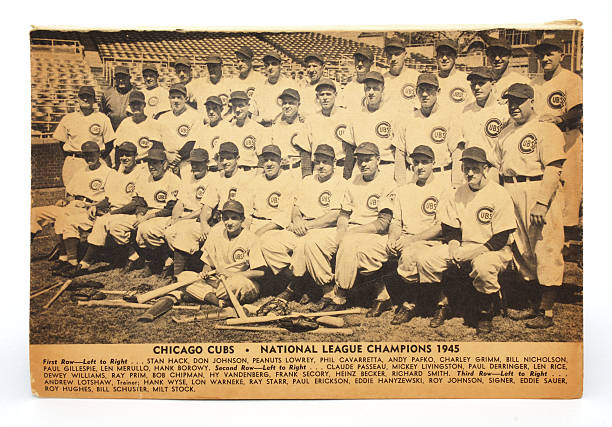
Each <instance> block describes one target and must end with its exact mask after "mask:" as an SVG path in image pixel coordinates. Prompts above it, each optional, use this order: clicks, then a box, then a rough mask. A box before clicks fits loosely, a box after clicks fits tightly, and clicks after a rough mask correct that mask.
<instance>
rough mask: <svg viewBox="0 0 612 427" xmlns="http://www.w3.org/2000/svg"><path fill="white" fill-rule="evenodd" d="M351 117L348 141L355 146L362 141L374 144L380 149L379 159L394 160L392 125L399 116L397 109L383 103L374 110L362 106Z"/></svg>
mask: <svg viewBox="0 0 612 427" xmlns="http://www.w3.org/2000/svg"><path fill="white" fill-rule="evenodd" d="M351 118H352V121H351V128H350V141H352V142H353V143H354V144H355V146H356V147H358V146H359V144H361V143H362V142H371V143H373V144H376V145H377V146H378V150H379V151H380V160H381V161H384V162H394V161H395V155H394V151H395V148H394V146H395V141H394V131H395V129H394V127H395V123H396V122H397V119H398V118H399V117H398V114H397V110H395V109H393V108H392V107H391V106H390V105H389V104H383V105H382V106H381V107H380V108H379V109H378V110H376V111H374V112H370V111H369V110H368V109H367V107H364V108H362V109H361V111H359V112H354V113H352V114H351ZM347 142H348V141H347Z"/></svg>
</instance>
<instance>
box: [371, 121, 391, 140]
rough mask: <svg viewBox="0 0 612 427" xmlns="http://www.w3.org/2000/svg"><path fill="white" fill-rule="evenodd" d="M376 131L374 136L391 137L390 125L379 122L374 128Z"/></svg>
mask: <svg viewBox="0 0 612 427" xmlns="http://www.w3.org/2000/svg"><path fill="white" fill-rule="evenodd" d="M374 130H375V131H376V135H378V136H379V137H381V138H389V136H391V123H389V122H380V123H378V124H377V125H376V128H374Z"/></svg>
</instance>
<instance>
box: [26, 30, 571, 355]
mask: <svg viewBox="0 0 612 427" xmlns="http://www.w3.org/2000/svg"><path fill="white" fill-rule="evenodd" d="M582 49H583V31H582V29H580V28H579V27H568V28H558V29H557V28H545V29H520V28H519V29H510V28H491V29H487V30H481V31H475V30H461V29H460V28H458V29H456V30H445V31H423V30H419V31H355V30H352V31H337V32H331V31H300V32H296V31H289V30H287V31H284V32H238V31H233V32H230V31H225V32H220V31H215V32H209V31H136V30H125V31H101V30H88V31H58V30H42V29H37V30H34V31H32V32H31V33H30V58H31V95H32V102H31V110H32V120H31V135H32V138H31V151H32V175H31V176H32V178H31V200H32V205H31V211H30V242H31V263H30V277H31V282H30V343H31V344H73V343H75V344H76V343H103V344H108V343H121V344H125V343H160V342H277V341H287V342H291V341H351V342H353V341H386V342H425V341H492V342H505V341H517V342H546V341H548V342H551V341H556V342H559V341H582V336H583V335H582V334H583V332H582V322H583V311H582V292H583V288H582V280H583V279H582V277H583V275H582V192H583V191H582V190H583V188H582V151H583V142H582V140H583V138H582V134H583V118H582V73H583V69H582Z"/></svg>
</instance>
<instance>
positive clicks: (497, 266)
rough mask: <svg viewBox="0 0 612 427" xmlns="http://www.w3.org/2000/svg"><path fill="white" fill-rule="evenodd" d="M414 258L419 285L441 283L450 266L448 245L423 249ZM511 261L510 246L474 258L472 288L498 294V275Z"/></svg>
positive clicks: (471, 275) (485, 292)
mask: <svg viewBox="0 0 612 427" xmlns="http://www.w3.org/2000/svg"><path fill="white" fill-rule="evenodd" d="M468 245H469V244H468ZM472 245H473V243H472ZM464 246H465V244H464ZM416 258H417V260H416V263H417V269H418V271H419V278H420V282H421V283H439V282H441V281H442V273H444V272H445V271H446V270H447V269H448V268H449V266H450V265H451V257H450V253H449V251H448V245H436V246H432V247H429V248H424V249H423V250H422V251H421V252H420V253H418V254H417V257H416ZM511 260H512V250H511V249H510V246H504V247H503V248H502V249H500V250H499V251H489V252H485V253H484V254H481V255H479V256H477V257H476V258H474V259H473V260H472V262H471V265H472V271H470V278H471V279H472V283H473V285H474V288H475V289H476V290H477V291H478V292H481V293H483V294H494V293H496V292H498V291H499V290H500V285H499V281H498V275H499V273H501V272H502V271H504V270H505V269H506V267H507V266H508V263H509V262H510V261H511Z"/></svg>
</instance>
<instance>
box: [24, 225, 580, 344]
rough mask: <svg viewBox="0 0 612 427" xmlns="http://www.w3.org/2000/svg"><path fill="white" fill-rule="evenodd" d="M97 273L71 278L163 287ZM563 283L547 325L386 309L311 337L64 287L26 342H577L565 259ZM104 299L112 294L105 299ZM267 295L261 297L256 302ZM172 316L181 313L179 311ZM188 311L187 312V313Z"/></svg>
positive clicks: (44, 265) (39, 255)
mask: <svg viewBox="0 0 612 427" xmlns="http://www.w3.org/2000/svg"><path fill="white" fill-rule="evenodd" d="M51 246H52V241H51V239H50V238H49V237H46V236H44V235H43V236H42V237H40V238H36V239H35V240H34V243H33V244H32V253H31V256H32V262H31V267H30V273H31V291H34V290H36V289H40V288H43V287H45V286H47V285H49V284H51V283H55V282H56V281H58V280H59V279H58V278H56V277H53V276H51V273H50V272H49V270H48V267H49V265H50V263H49V262H48V261H47V260H46V258H44V254H45V253H47V252H48V251H49V250H50V248H51ZM94 268H95V269H96V270H98V272H95V273H92V274H89V275H87V276H83V277H81V278H79V279H77V280H82V281H85V280H95V281H99V282H101V283H103V284H104V289H107V290H127V289H129V288H131V287H133V286H136V285H138V284H140V283H147V284H149V285H151V286H153V287H158V286H161V285H162V284H165V282H164V281H162V280H160V279H159V278H158V277H157V276H152V277H150V278H147V279H142V278H138V277H137V276H138V275H139V273H140V270H136V271H134V272H131V273H130V274H128V275H127V276H126V275H123V274H122V273H121V272H120V270H119V269H110V268H109V266H108V263H105V262H100V263H98V264H96V265H95V266H94ZM564 282H565V285H564V286H563V287H562V291H561V294H560V298H559V302H558V303H557V304H556V305H555V325H554V326H553V327H551V328H549V329H546V330H536V331H534V330H529V329H526V328H525V327H524V326H523V324H522V322H513V321H512V320H510V319H508V318H504V317H502V316H500V315H498V316H496V317H495V319H494V322H493V323H494V331H493V332H492V333H491V334H490V335H488V336H486V337H484V338H481V337H478V336H477V335H476V331H475V329H474V328H473V327H470V326H466V325H465V324H464V320H463V318H461V317H454V318H452V319H450V320H447V321H446V322H445V324H444V325H443V326H441V327H440V328H437V329H431V328H429V326H428V324H429V319H428V318H424V317H417V318H414V319H412V321H410V322H409V323H408V324H403V325H400V326H393V325H390V323H389V322H390V320H391V318H392V317H393V313H392V312H391V311H389V312H386V313H384V314H383V315H382V316H381V317H379V318H375V319H368V318H366V317H365V316H364V315H361V314H360V315H349V316H345V320H346V323H347V326H348V327H351V328H352V329H353V330H354V334H353V335H350V336H346V335H338V334H333V335H316V334H308V333H291V332H282V333H276V332H259V331H258V332H238V331H221V330H215V329H214V322H212V321H198V322H193V323H183V324H177V323H175V322H173V321H172V319H171V314H172V313H167V314H166V315H164V316H162V317H161V318H159V319H157V320H156V321H155V322H153V323H140V322H137V321H136V317H137V316H138V315H139V314H140V313H141V312H142V311H143V310H141V309H126V308H102V307H80V306H77V304H76V303H75V302H73V301H71V299H70V292H69V291H67V292H64V293H63V294H62V295H61V296H60V297H59V298H58V300H57V301H55V303H54V304H53V305H52V306H51V307H50V308H49V309H48V310H44V309H43V308H42V306H43V305H44V304H45V303H46V302H47V301H48V300H49V299H50V298H51V295H53V293H54V291H51V292H49V293H47V294H44V295H41V296H39V297H36V298H34V299H32V300H31V306H30V342H31V343H32V344H64V343H66V344H67V343H155V342H178V343H183V342H185V343H186V342H281V341H289V342H291V341H333V342H338V341H387V342H399V341H410V342H422V341H483V340H484V341H582V296H581V286H582V272H581V270H580V269H579V268H578V266H577V264H575V263H573V262H567V263H566V274H565V279H564ZM109 298H118V297H116V296H110V297H109ZM269 298H271V297H267V298H265V299H261V300H260V301H258V302H257V304H261V303H262V302H265V301H266V300H268V299H269ZM290 307H291V309H292V310H294V311H306V310H307V308H308V306H303V305H300V304H298V303H291V306H290ZM174 313H175V314H187V313H185V312H180V313H177V312H176V311H175V312H174ZM189 314H192V313H191V312H189Z"/></svg>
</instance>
